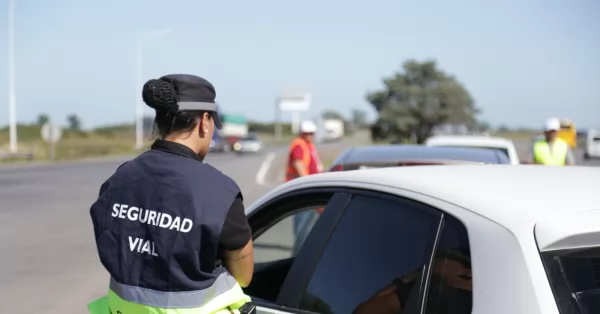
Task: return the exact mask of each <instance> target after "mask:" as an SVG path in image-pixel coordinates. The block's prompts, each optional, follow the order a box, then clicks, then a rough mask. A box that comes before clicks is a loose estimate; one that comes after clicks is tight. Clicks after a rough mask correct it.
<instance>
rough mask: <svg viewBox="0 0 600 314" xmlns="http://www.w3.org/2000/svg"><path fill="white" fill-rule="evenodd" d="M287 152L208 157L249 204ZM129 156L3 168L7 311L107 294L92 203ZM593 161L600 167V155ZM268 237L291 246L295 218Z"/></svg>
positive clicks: (74, 306) (275, 178)
mask: <svg viewBox="0 0 600 314" xmlns="http://www.w3.org/2000/svg"><path fill="white" fill-rule="evenodd" d="M333 145H338V144H333ZM339 145H342V144H339ZM577 154H578V157H581V153H580V152H578V153H577ZM284 155H285V148H272V149H269V150H268V151H267V152H265V153H263V154H260V155H248V156H243V157H240V156H237V155H233V154H232V155H219V154H213V155H212V156H210V157H209V158H207V162H208V163H210V164H212V165H214V166H215V167H217V168H218V169H220V170H222V171H223V172H224V173H226V174H227V175H229V176H231V177H232V178H233V179H234V180H235V181H236V182H238V184H239V185H240V187H241V188H242V191H243V193H244V196H245V203H246V205H249V204H251V203H252V202H253V201H255V200H256V199H257V198H259V197H260V196H262V195H263V194H264V193H265V192H267V191H269V190H270V189H271V188H273V187H274V186H276V185H277V184H279V183H280V180H281V170H283V161H284V157H283V156H284ZM125 160H126V159H125V158H113V159H110V160H96V161H81V162H74V163H65V164H47V165H37V166H9V167H2V168H0V238H1V239H2V240H1V241H0V250H1V252H2V253H1V254H0V256H1V257H0V263H1V264H0V266H1V268H0V304H2V307H3V312H5V313H11V314H20V313H24V314H25V313H27V314H30V313H42V312H43V313H61V314H70V313H84V312H85V306H86V304H87V303H88V302H89V301H91V300H93V299H94V298H96V297H100V296H102V295H103V294H104V293H105V292H106V289H107V284H108V276H107V274H106V272H105V271H104V269H103V268H102V266H101V265H100V263H99V261H98V257H97V254H96V248H95V246H94V241H93V234H92V226H91V222H90V218H89V206H90V204H91V203H92V202H93V200H94V199H95V197H96V196H97V193H98V188H99V187H100V184H101V183H102V182H103V181H104V180H105V179H106V178H107V177H108V176H109V175H110V174H111V173H112V172H113V171H114V170H115V169H116V168H117V167H118V166H119V165H120V164H121V163H122V162H124V161H125ZM265 160H267V161H270V167H266V166H265V165H266V164H268V163H265ZM586 164H588V165H596V166H600V161H592V162H589V163H586ZM265 169H266V170H265ZM259 183H262V184H259ZM261 238H262V239H261V240H264V242H268V243H274V242H277V243H279V244H282V245H288V246H289V245H291V242H292V233H291V223H290V221H289V220H288V221H283V222H281V223H279V224H278V225H277V226H276V227H275V228H274V229H273V230H270V231H269V232H268V233H267V234H265V235H263V237H261ZM261 250H262V251H261ZM272 251H273V250H266V249H258V250H257V253H256V257H257V260H259V261H260V260H269V259H271V258H270V257H272V256H274V255H273V254H280V253H276V252H272Z"/></svg>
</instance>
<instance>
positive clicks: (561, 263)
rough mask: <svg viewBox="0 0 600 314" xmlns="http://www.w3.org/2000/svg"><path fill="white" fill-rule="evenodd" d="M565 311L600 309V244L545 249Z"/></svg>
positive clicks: (576, 313) (550, 274) (582, 312)
mask: <svg viewBox="0 0 600 314" xmlns="http://www.w3.org/2000/svg"><path fill="white" fill-rule="evenodd" d="M542 259H543V262H544V267H545V269H546V273H547V275H548V280H549V281H550V286H551V287H552V291H553V293H554V297H555V298H556V304H557V306H558V308H559V310H560V313H561V314H566V313H569V314H592V313H600V247H594V248H583V249H568V250H561V251H551V252H542Z"/></svg>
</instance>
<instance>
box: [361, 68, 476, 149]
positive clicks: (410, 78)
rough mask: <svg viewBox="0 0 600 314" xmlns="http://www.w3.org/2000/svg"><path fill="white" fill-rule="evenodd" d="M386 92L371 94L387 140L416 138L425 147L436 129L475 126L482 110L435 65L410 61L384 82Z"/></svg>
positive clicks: (466, 92) (369, 96)
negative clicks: (385, 131) (447, 125)
mask: <svg viewBox="0 0 600 314" xmlns="http://www.w3.org/2000/svg"><path fill="white" fill-rule="evenodd" d="M383 84H384V88H383V89H382V90H380V91H375V92H372V93H368V94H367V96H366V98H367V100H368V101H369V103H371V105H373V107H374V108H375V110H377V113H378V114H379V119H378V121H377V122H376V123H379V124H383V125H386V126H387V127H386V128H383V129H387V130H388V131H389V132H390V133H388V134H387V137H388V138H396V139H397V140H399V139H398V137H406V136H407V135H408V136H411V137H415V138H416V141H417V143H423V142H424V141H425V140H426V139H427V137H429V136H430V134H431V131H432V129H433V127H435V126H438V125H441V124H445V123H455V124H465V125H466V126H467V127H469V128H472V127H474V126H475V125H476V119H475V117H476V115H477V114H478V113H479V110H478V109H477V108H476V107H475V104H474V101H473V99H472V98H471V95H469V92H468V91H467V90H466V89H465V88H464V87H463V86H462V84H461V83H460V82H458V81H457V80H456V79H455V78H454V77H453V76H451V75H449V74H446V73H444V72H443V71H441V70H439V69H438V68H437V65H436V62H435V61H425V62H418V61H414V60H409V61H407V62H405V63H404V64H403V71H401V72H399V73H396V74H395V75H393V76H391V77H388V78H385V79H384V80H383Z"/></svg>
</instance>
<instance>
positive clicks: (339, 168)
mask: <svg viewBox="0 0 600 314" xmlns="http://www.w3.org/2000/svg"><path fill="white" fill-rule="evenodd" d="M333 171H344V166H342V165H335V166H333V167H331V168H330V169H329V172H333Z"/></svg>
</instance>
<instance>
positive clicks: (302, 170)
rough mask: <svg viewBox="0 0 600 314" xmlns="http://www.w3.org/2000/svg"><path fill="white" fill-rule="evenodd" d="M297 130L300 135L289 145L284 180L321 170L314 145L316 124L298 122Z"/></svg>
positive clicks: (321, 166)
mask: <svg viewBox="0 0 600 314" xmlns="http://www.w3.org/2000/svg"><path fill="white" fill-rule="evenodd" d="M299 131H300V132H299V133H300V136H299V137H298V138H297V139H295V140H294V141H293V142H292V145H291V146H290V154H289V158H288V171H287V177H286V181H289V180H292V179H294V178H297V177H302V176H307V175H310V174H316V173H319V172H322V171H323V165H322V164H321V159H320V158H319V153H318V152H317V149H316V148H315V145H314V137H315V132H316V131H317V126H316V125H315V124H314V123H313V122H312V121H304V122H302V123H301V124H300V130H299Z"/></svg>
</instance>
